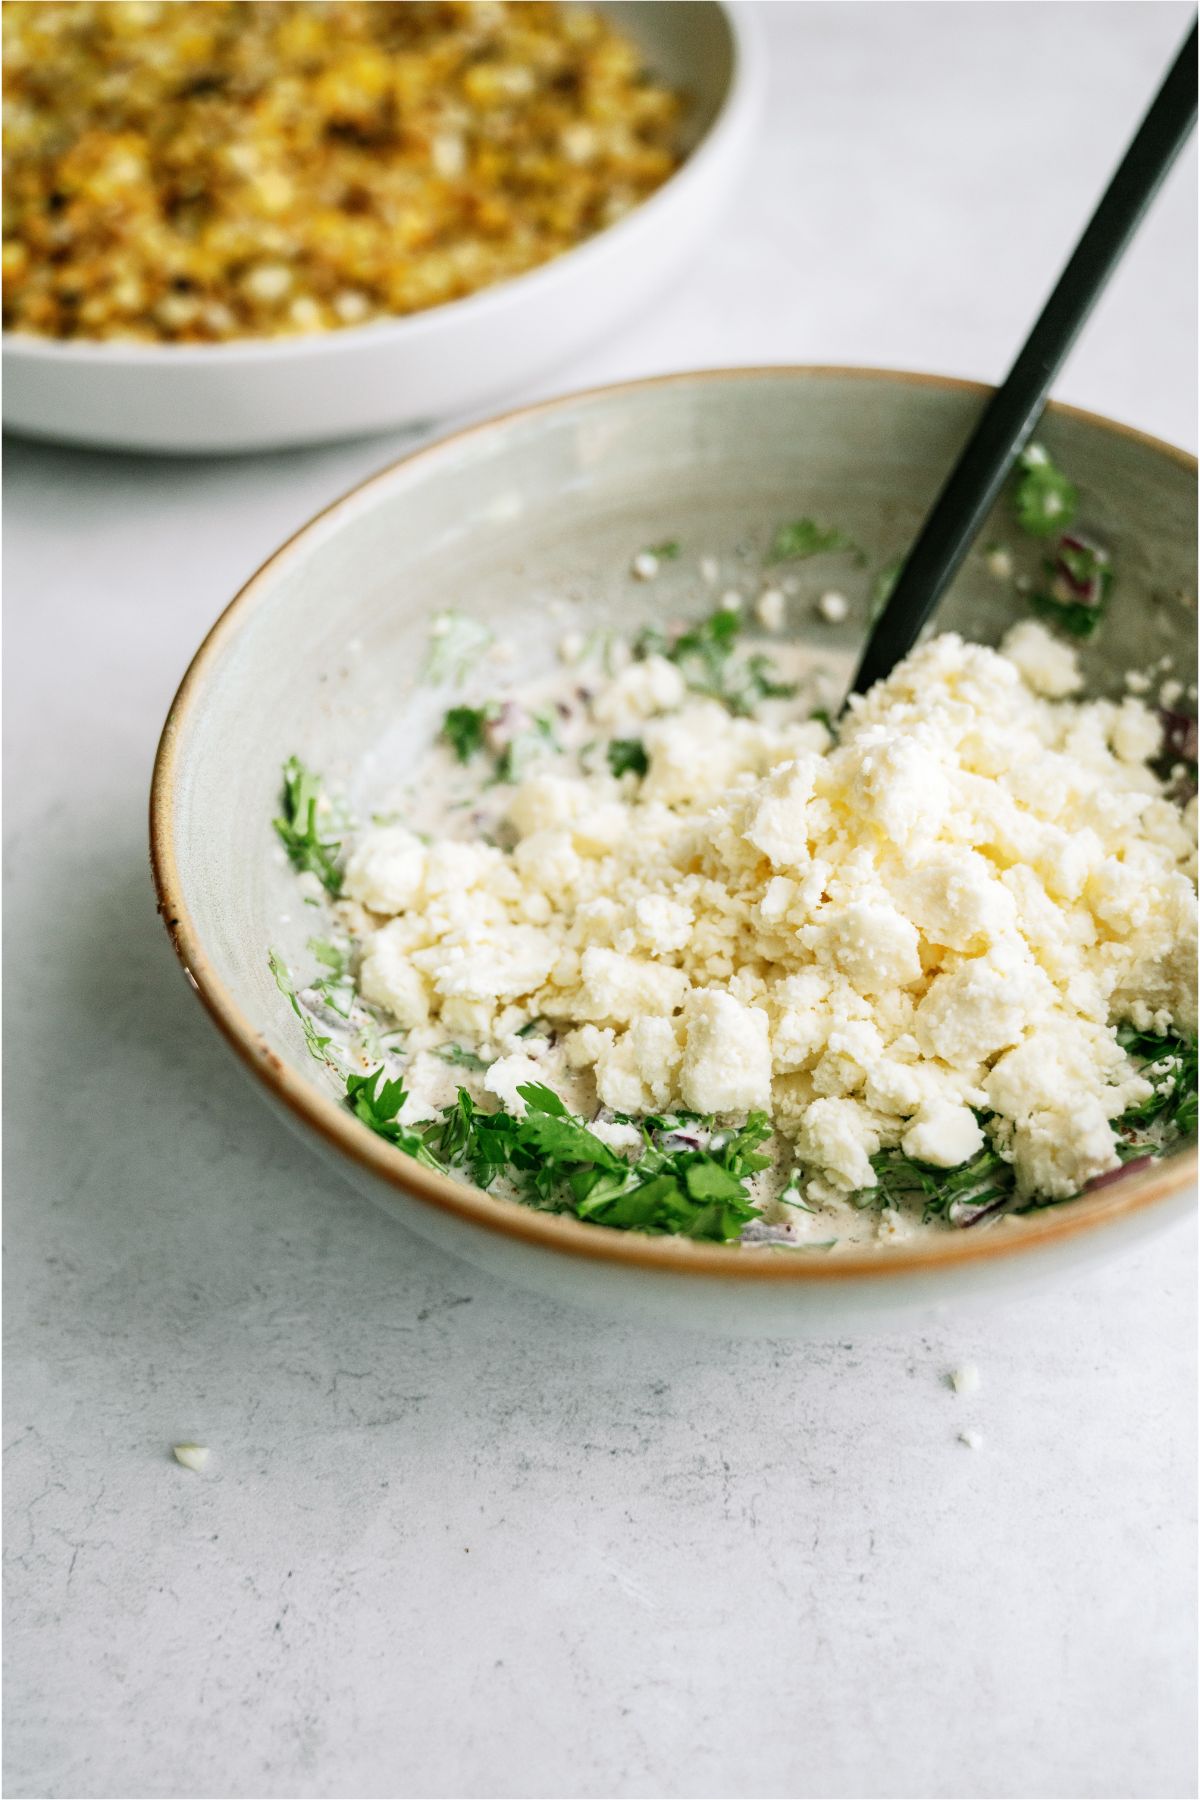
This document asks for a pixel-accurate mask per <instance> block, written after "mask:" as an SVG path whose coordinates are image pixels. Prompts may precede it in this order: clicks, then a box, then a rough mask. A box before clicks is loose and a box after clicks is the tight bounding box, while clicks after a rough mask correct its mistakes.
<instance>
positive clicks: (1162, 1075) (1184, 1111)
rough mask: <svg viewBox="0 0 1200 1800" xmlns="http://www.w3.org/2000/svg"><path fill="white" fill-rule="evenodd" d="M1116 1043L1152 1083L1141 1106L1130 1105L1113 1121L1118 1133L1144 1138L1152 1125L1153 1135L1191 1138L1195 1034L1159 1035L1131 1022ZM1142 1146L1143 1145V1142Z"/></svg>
mask: <svg viewBox="0 0 1200 1800" xmlns="http://www.w3.org/2000/svg"><path fill="white" fill-rule="evenodd" d="M1117 1042H1118V1043H1119V1044H1120V1046H1121V1048H1122V1049H1123V1050H1124V1051H1125V1053H1126V1055H1127V1056H1129V1057H1131V1058H1132V1060H1133V1061H1134V1062H1135V1063H1136V1064H1137V1067H1138V1071H1139V1073H1140V1074H1142V1075H1144V1076H1145V1078H1146V1080H1147V1081H1150V1082H1153V1084H1154V1090H1155V1091H1154V1093H1153V1094H1152V1095H1151V1096H1150V1098H1149V1099H1148V1100H1144V1101H1143V1102H1142V1104H1141V1105H1140V1106H1131V1107H1130V1108H1129V1109H1128V1110H1127V1111H1126V1112H1124V1113H1123V1114H1122V1115H1121V1117H1120V1118H1119V1119H1118V1120H1117V1121H1116V1128H1117V1130H1118V1131H1119V1132H1121V1133H1123V1134H1125V1135H1128V1134H1130V1133H1132V1134H1134V1135H1135V1136H1137V1137H1138V1138H1144V1136H1145V1134H1146V1133H1147V1132H1148V1131H1150V1130H1151V1129H1152V1128H1153V1130H1154V1131H1155V1133H1156V1134H1158V1135H1161V1134H1163V1133H1165V1132H1168V1131H1169V1132H1170V1133H1171V1135H1172V1136H1178V1137H1193V1136H1194V1135H1195V1132H1196V1078H1197V1040H1196V1039H1195V1038H1194V1037H1176V1036H1173V1035H1172V1036H1162V1035H1159V1034H1158V1033H1156V1032H1152V1031H1136V1030H1135V1029H1134V1028H1133V1026H1132V1025H1126V1026H1122V1027H1121V1029H1120V1030H1119V1031H1118V1032H1117ZM1141 1147H1142V1149H1145V1144H1144V1143H1143V1144H1142V1146H1141Z"/></svg>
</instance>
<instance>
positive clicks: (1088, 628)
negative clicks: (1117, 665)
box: [1029, 533, 1112, 638]
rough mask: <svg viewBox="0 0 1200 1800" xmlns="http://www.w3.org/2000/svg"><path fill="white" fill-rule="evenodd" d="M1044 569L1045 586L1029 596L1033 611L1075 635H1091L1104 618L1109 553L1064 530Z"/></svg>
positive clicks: (1110, 581) (1085, 636)
mask: <svg viewBox="0 0 1200 1800" xmlns="http://www.w3.org/2000/svg"><path fill="white" fill-rule="evenodd" d="M1043 572H1044V574H1045V576H1046V578H1047V580H1046V586H1045V588H1043V589H1040V590H1039V591H1038V592H1036V593H1034V594H1031V595H1030V599H1029V606H1030V610H1031V611H1032V612H1034V613H1037V614H1038V615H1039V616H1040V617H1041V618H1044V619H1049V620H1050V621H1051V622H1052V623H1053V624H1055V625H1058V626H1059V627H1060V628H1061V629H1062V630H1063V631H1066V632H1069V633H1070V634H1071V636H1072V637H1078V638H1088V637H1091V635H1092V633H1093V632H1094V631H1095V629H1096V627H1097V626H1098V625H1099V623H1100V621H1101V619H1102V618H1103V617H1104V612H1105V608H1106V606H1107V604H1108V595H1109V590H1110V588H1111V586H1112V569H1111V567H1110V565H1109V559H1108V552H1107V551H1106V550H1102V549H1101V548H1100V546H1099V545H1098V544H1092V543H1089V542H1088V541H1087V539H1085V538H1081V537H1076V536H1072V535H1069V534H1066V533H1064V535H1063V536H1062V537H1061V538H1060V539H1059V541H1058V545H1057V547H1056V550H1055V553H1054V555H1053V557H1048V558H1047V559H1046V561H1045V563H1044V564H1043Z"/></svg>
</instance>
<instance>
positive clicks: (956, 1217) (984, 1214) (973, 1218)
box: [950, 1194, 1012, 1231]
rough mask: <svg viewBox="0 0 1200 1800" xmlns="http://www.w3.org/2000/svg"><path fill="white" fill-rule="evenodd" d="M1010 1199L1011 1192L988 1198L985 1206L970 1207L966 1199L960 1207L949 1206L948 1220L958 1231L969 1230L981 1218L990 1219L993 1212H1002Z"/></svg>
mask: <svg viewBox="0 0 1200 1800" xmlns="http://www.w3.org/2000/svg"><path fill="white" fill-rule="evenodd" d="M1011 1199H1012V1195H1011V1194H1001V1196H1000V1198H999V1199H998V1200H989V1202H988V1204H987V1205H986V1206H976V1207H975V1208H974V1209H972V1207H971V1205H970V1202H969V1201H968V1202H967V1203H965V1204H964V1205H962V1206H960V1207H957V1208H956V1207H951V1209H950V1220H951V1223H952V1224H954V1225H956V1226H957V1227H958V1229H959V1230H960V1231H969V1230H970V1228H971V1226H972V1225H978V1224H979V1223H980V1222H981V1220H983V1219H990V1218H991V1217H992V1215H993V1214H994V1213H999V1212H1003V1211H1004V1209H1005V1207H1006V1206H1007V1205H1008V1204H1009V1202H1010V1201H1011Z"/></svg>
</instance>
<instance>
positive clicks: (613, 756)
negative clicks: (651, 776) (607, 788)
mask: <svg viewBox="0 0 1200 1800" xmlns="http://www.w3.org/2000/svg"><path fill="white" fill-rule="evenodd" d="M607 755H608V766H609V768H610V769H611V770H612V772H613V774H614V775H616V776H621V775H629V774H633V775H644V774H645V773H646V770H647V769H648V768H649V767H650V758H649V757H648V756H647V755H646V746H645V745H644V744H643V742H642V740H641V738H613V740H612V742H611V743H610V744H609V746H608V751H607Z"/></svg>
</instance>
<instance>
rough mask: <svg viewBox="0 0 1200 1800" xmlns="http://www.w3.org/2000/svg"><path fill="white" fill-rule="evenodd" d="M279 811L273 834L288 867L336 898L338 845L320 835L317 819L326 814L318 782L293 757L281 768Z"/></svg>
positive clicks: (339, 885) (338, 887)
mask: <svg viewBox="0 0 1200 1800" xmlns="http://www.w3.org/2000/svg"><path fill="white" fill-rule="evenodd" d="M281 808H282V810H281V812H280V815H279V817H278V818H277V819H276V820H275V821H274V824H275V830H276V833H277V834H278V837H279V841H280V843H281V844H282V845H283V847H284V849H285V850H286V851H287V853H288V860H289V861H290V862H291V865H292V867H293V868H294V869H298V870H300V871H301V873H305V874H311V875H315V876H316V877H317V879H318V880H319V881H320V883H321V885H322V887H323V888H324V889H325V891H326V893H327V894H331V895H333V896H334V897H335V898H336V897H337V895H338V894H340V893H341V890H342V872H341V870H340V869H339V868H338V866H337V858H338V853H339V852H340V850H341V847H342V846H341V842H340V840H339V839H338V838H335V837H331V836H329V835H328V834H327V833H324V832H322V830H321V828H320V825H319V824H318V816H319V814H320V813H321V812H322V811H323V810H326V803H325V801H324V796H323V795H322V792H321V783H320V780H319V779H318V777H317V776H316V775H314V774H313V773H312V772H311V770H309V769H306V768H305V766H304V764H303V763H302V762H301V761H300V759H299V758H298V757H295V756H289V757H288V759H287V761H286V762H285V763H284V765H283V796H282V800H281Z"/></svg>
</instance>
